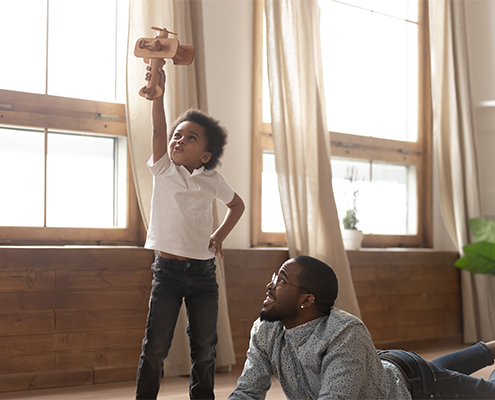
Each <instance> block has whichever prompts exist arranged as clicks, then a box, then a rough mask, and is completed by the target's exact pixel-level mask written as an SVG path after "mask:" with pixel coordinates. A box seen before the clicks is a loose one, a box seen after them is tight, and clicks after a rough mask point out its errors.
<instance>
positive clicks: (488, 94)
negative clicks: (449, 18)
mask: <svg viewBox="0 0 495 400" xmlns="http://www.w3.org/2000/svg"><path fill="white" fill-rule="evenodd" d="M464 4H465V11H466V31H467V46H468V63H469V77H470V87H471V104H472V110H473V117H474V125H475V131H476V139H477V152H478V160H479V163H478V167H479V174H480V186H481V203H482V212H483V215H482V217H485V218H489V219H491V220H493V221H495V179H494V177H493V173H494V171H495V24H494V23H493V21H495V1H493V0H467V1H465V2H464ZM437 196H438V195H437ZM437 196H436V197H437ZM435 200H436V199H435ZM434 211H435V223H434V228H435V229H434V246H435V248H441V249H448V248H453V244H452V241H451V240H450V238H449V237H448V234H447V233H446V231H445V228H444V225H443V222H442V220H441V217H440V209H439V206H438V201H437V200H436V201H435V209H434Z"/></svg>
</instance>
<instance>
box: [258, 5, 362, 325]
mask: <svg viewBox="0 0 495 400" xmlns="http://www.w3.org/2000/svg"><path fill="white" fill-rule="evenodd" d="M266 21H267V52H268V78H269V87H270V100H271V113H272V129H273V136H274V147H275V160H276V168H277V174H278V179H279V190H280V197H281V199H282V211H283V214H284V220H285V225H286V229H287V241H288V245H289V254H290V256H291V257H294V256H296V255H300V254H304V255H309V256H312V257H315V258H318V259H320V260H322V261H325V262H326V263H328V264H329V265H330V266H331V267H332V268H333V269H334V270H335V273H336V274H337V277H338V279H339V285H340V291H339V296H338V299H337V306H338V307H339V308H342V309H344V310H346V311H348V312H350V313H352V314H354V315H357V316H360V310H359V306H358V302H357V299H356V294H355V291H354V285H353V282H352V277H351V272H350V268H349V261H348V259H347V255H346V253H345V250H344V246H343V243H342V237H341V233H340V225H339V220H338V216H337V209H336V206H335V200H334V197H333V190H332V172H331V168H330V136H329V133H328V131H327V127H326V116H325V99H324V92H323V75H322V62H321V46H320V24H319V6H318V1H317V0H307V1H300V0H266Z"/></svg>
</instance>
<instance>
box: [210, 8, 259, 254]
mask: <svg viewBox="0 0 495 400" xmlns="http://www.w3.org/2000/svg"><path fill="white" fill-rule="evenodd" d="M252 9H253V3H252V1H251V0H204V1H203V20H204V35H205V37H204V39H205V47H206V52H205V54H206V85H207V87H206V90H207V93H208V111H209V113H210V114H211V115H213V116H214V117H215V118H217V119H219V120H220V121H221V122H222V123H223V125H224V126H225V127H226V128H227V129H228V130H229V142H228V144H227V148H226V150H225V153H224V156H223V158H222V167H221V168H220V169H219V171H220V173H222V175H224V176H225V178H226V179H227V181H228V182H229V184H230V185H231V186H232V187H233V188H234V190H235V191H236V192H237V193H238V194H239V196H241V197H242V199H243V200H244V203H245V204H246V211H245V212H244V215H243V216H242V218H241V220H240V221H239V223H238V225H237V226H236V227H235V228H234V230H233V231H232V233H231V234H230V235H229V237H228V238H227V239H226V241H225V244H224V247H225V248H245V247H250V245H251V243H250V191H251V97H252V95H251V91H252V90H251V81H252V59H253V57H252V54H253V51H252V48H253V40H252V31H253V19H252V15H253V11H252ZM218 209H219V215H220V217H221V218H223V216H224V214H225V210H226V209H225V207H223V205H221V207H219V208H218Z"/></svg>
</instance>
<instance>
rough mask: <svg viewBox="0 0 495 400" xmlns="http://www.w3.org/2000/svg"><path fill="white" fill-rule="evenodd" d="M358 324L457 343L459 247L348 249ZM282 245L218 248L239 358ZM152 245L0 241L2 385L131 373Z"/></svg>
mask: <svg viewBox="0 0 495 400" xmlns="http://www.w3.org/2000/svg"><path fill="white" fill-rule="evenodd" d="M348 255H349V260H350V263H351V270H352V274H353V279H354V282H355V286H356V293H357V296H358V302H359V304H360V307H361V310H362V314H363V315H362V316H363V320H364V322H365V323H366V324H367V326H368V327H369V329H370V332H371V335H372V336H373V338H374V341H375V343H376V344H377V346H378V347H381V348H391V347H396V348H406V349H411V350H413V349H419V348H428V347H431V346H440V345H450V344H458V343H461V339H462V329H461V306H460V284H459V271H458V270H457V269H456V268H455V267H453V266H452V265H453V261H454V260H455V259H456V258H457V254H456V253H451V252H435V251H424V250H421V251H420V250H416V251H414V250H412V251H410V250H401V251H392V250H387V251H383V250H377V251H370V250H366V251H360V252H348ZM287 257H288V253H287V251H286V250H284V249H243V250H226V251H225V278H226V282H227V297H228V302H229V315H230V322H231V327H232V335H233V341H234V350H235V354H236V359H237V363H238V364H239V365H242V364H243V363H244V359H245V353H246V350H247V347H248V343H249V331H250V329H251V325H252V322H253V321H254V320H255V319H256V318H257V317H258V313H259V310H260V308H261V303H262V300H263V298H264V293H265V291H266V287H265V285H266V283H267V282H268V281H269V279H270V277H271V274H272V273H273V272H274V271H276V270H277V269H278V268H279V267H280V265H281V264H282V263H283V262H284V261H285V260H286V259H287ZM152 261H153V253H152V252H150V251H147V250H144V249H142V248H135V247H125V248H115V247H68V246H67V247H62V248H60V247H58V248H57V247H38V248H27V247H13V246H12V247H0V392H2V391H15V390H26V389H30V388H31V389H32V388H47V387H57V386H71V385H82V384H92V383H103V382H116V381H122V380H134V379H135V373H136V368H137V361H138V358H139V352H140V346H141V340H142V337H143V333H144V325H145V320H146V314H147V306H148V297H149V290H150V283H151V276H152V274H151V271H150V269H149V267H150V264H151V263H152Z"/></svg>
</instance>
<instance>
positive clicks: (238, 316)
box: [224, 248, 288, 365]
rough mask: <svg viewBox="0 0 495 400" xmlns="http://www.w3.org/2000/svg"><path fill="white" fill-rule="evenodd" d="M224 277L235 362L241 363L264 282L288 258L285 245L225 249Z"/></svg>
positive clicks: (261, 298) (266, 281)
mask: <svg viewBox="0 0 495 400" xmlns="http://www.w3.org/2000/svg"><path fill="white" fill-rule="evenodd" d="M224 253H225V281H226V286H227V298H228V304H229V317H230V325H231V330H232V341H233V344H234V352H235V356H236V360H237V361H236V362H237V364H240V365H242V364H244V360H245V358H246V351H247V348H248V345H249V332H250V331H251V326H252V325H253V322H254V321H255V320H256V318H258V316H259V311H260V310H261V307H262V306H263V304H262V303H263V299H264V297H265V295H264V293H265V292H266V284H267V283H268V282H269V281H270V279H271V276H272V274H273V273H274V272H275V271H277V270H278V269H279V268H280V266H281V265H282V264H283V263H284V262H285V261H286V260H287V259H288V252H287V250H286V249H266V248H264V249H241V250H225V251H224Z"/></svg>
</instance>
